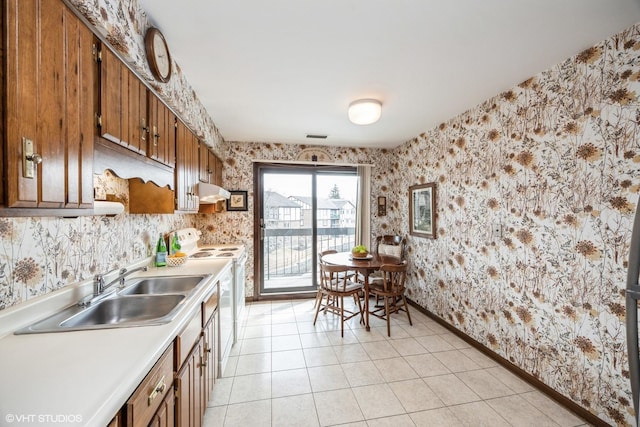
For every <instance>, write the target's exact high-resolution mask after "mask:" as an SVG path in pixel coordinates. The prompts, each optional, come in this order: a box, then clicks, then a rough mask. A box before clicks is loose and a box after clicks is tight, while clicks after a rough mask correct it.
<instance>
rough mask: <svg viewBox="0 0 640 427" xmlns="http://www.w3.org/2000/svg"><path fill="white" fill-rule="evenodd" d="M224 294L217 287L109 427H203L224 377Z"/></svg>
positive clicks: (205, 299) (217, 286) (216, 286)
mask: <svg viewBox="0 0 640 427" xmlns="http://www.w3.org/2000/svg"><path fill="white" fill-rule="evenodd" d="M218 292H219V285H218V284H216V285H215V286H214V288H213V292H212V293H210V294H209V295H208V296H207V297H206V298H204V300H203V301H202V305H201V307H200V309H199V310H197V311H196V313H194V315H193V317H192V318H191V319H190V320H189V321H188V322H187V324H186V325H185V327H184V329H183V330H182V331H181V332H180V333H179V334H178V335H177V336H176V337H175V340H174V342H173V344H171V345H170V346H169V347H168V348H167V350H166V351H165V352H164V353H163V355H162V356H161V357H160V359H159V360H158V362H156V364H155V365H154V367H153V368H152V369H151V371H149V373H148V374H147V376H146V377H145V379H144V380H143V381H142V382H141V383H140V385H139V386H138V388H137V389H136V391H135V392H134V393H133V394H132V395H131V397H130V398H129V400H128V401H127V403H126V404H125V405H124V407H123V408H122V410H121V411H120V412H119V413H118V414H116V415H115V417H114V418H113V420H112V421H111V422H110V423H109V424H108V427H131V426H133V427H139V426H154V427H169V426H172V427H173V426H175V427H200V426H202V419H203V417H204V411H205V410H206V409H207V402H208V401H209V398H210V397H211V393H212V391H213V387H214V383H215V378H216V377H217V374H218V373H217V372H216V367H217V366H218V360H217V354H218V348H217V345H218V344H217V342H218V330H217V328H218V319H217V315H218V299H219V294H218ZM185 354H186V356H185Z"/></svg>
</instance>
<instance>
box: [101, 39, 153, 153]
mask: <svg viewBox="0 0 640 427" xmlns="http://www.w3.org/2000/svg"><path fill="white" fill-rule="evenodd" d="M147 120H148V119H147V88H146V87H145V86H144V84H142V82H141V81H140V80H139V79H138V78H137V77H136V76H135V75H134V74H133V73H132V72H131V71H130V70H129V69H128V68H127V67H126V66H125V65H124V64H123V63H122V61H120V59H119V58H118V57H116V56H115V55H114V54H113V52H111V50H109V49H107V48H104V47H103V48H101V51H100V118H99V125H100V133H101V135H102V137H103V138H105V139H108V140H109V141H112V142H115V143H116V144H120V145H122V146H124V147H127V148H129V149H130V150H133V151H135V152H137V153H140V154H144V155H146V154H147V138H148V134H149V127H148V122H147Z"/></svg>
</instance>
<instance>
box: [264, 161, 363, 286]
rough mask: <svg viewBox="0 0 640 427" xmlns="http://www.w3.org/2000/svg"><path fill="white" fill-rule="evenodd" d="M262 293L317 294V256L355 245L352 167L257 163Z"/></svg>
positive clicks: (355, 178) (354, 185) (355, 180)
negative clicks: (324, 252) (328, 250)
mask: <svg viewBox="0 0 640 427" xmlns="http://www.w3.org/2000/svg"><path fill="white" fill-rule="evenodd" d="M256 176H257V184H258V185H257V186H256V188H258V189H259V191H257V196H258V201H257V205H256V206H257V209H256V215H257V218H255V221H256V224H259V232H258V233H257V236H256V240H259V241H256V247H259V248H260V249H259V251H258V252H259V254H258V257H259V260H258V262H257V263H256V265H257V266H258V271H257V273H258V276H259V280H258V281H257V282H259V289H258V291H259V293H260V295H271V296H273V295H275V294H291V293H303V292H315V290H316V287H317V277H318V272H317V262H316V261H317V259H318V253H319V252H320V251H324V250H327V249H335V250H337V251H348V250H350V249H351V247H352V246H353V245H354V241H355V220H356V196H357V189H358V178H357V175H356V170H355V168H353V167H349V168H344V167H338V168H337V167H327V166H315V165H314V166H292V165H258V166H257V173H256Z"/></svg>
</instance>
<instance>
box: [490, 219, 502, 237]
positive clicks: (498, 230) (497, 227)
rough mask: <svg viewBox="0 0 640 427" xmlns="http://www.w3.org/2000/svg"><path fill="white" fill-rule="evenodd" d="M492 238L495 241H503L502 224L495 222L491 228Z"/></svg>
mask: <svg viewBox="0 0 640 427" xmlns="http://www.w3.org/2000/svg"><path fill="white" fill-rule="evenodd" d="M491 236H492V237H493V238H494V239H501V238H502V224H500V223H499V222H494V223H493V224H492V226H491Z"/></svg>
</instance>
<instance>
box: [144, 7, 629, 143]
mask: <svg viewBox="0 0 640 427" xmlns="http://www.w3.org/2000/svg"><path fill="white" fill-rule="evenodd" d="M140 4H141V6H142V8H143V9H144V10H145V11H146V12H147V15H148V17H149V19H150V21H151V22H152V23H153V24H154V25H155V26H157V27H158V28H160V29H161V31H162V32H163V33H164V35H165V37H166V39H167V43H168V44H169V49H170V51H171V53H172V56H173V59H174V61H175V62H177V63H178V64H179V66H180V67H181V68H182V71H183V72H184V74H185V76H186V78H187V80H188V81H189V82H190V83H191V85H192V86H193V88H194V90H195V91H196V93H197V94H198V97H199V98H200V100H201V101H202V103H203V104H204V106H205V107H206V109H207V111H208V112H209V114H210V115H211V117H212V119H213V121H214V123H215V124H216V126H217V127H218V129H219V130H220V132H221V134H222V136H223V137H224V138H225V140H227V141H254V142H282V143H300V144H320V145H337V146H358V147H395V146H398V145H399V144H401V143H402V142H404V141H407V140H409V139H412V138H414V137H416V136H418V135H419V134H420V133H422V132H424V131H427V130H429V129H432V128H433V127H434V126H437V125H438V124H440V123H442V122H443V121H446V120H448V119H450V118H451V117H453V116H455V115H457V114H460V113H463V112H464V111H466V110H468V109H469V108H472V107H474V106H475V105H477V104H479V103H480V102H482V101H484V100H486V99H488V98H490V97H491V96H494V95H497V94H499V93H500V92H502V91H504V90H506V89H509V88H510V87H512V86H514V85H516V84H518V83H520V82H522V81H523V80H525V79H527V78H529V77H531V76H533V75H535V74H537V73H539V72H541V71H543V70H545V69H548V68H549V67H551V66H552V65H554V64H557V63H559V62H561V61H563V60H564V59H566V58H568V57H570V56H572V55H574V54H576V53H578V52H580V51H582V50H584V49H586V48H588V47H590V46H592V45H594V44H595V43H597V42H600V41H601V40H604V39H606V38H608V37H609V36H611V35H613V34H615V33H617V32H619V31H620V30H623V29H625V28H628V27H629V26H631V25H632V24H634V23H636V22H639V21H640V0H440V1H433V0H274V1H265V0H224V1H223V0H189V1H175V0H140ZM359 98H377V99H379V100H381V101H382V104H383V106H382V117H381V119H380V121H378V122H377V123H375V124H372V125H367V126H359V125H354V124H351V123H350V122H349V120H348V118H347V107H348V105H349V103H350V102H351V101H353V100H356V99H359ZM307 134H324V135H328V138H327V139H326V140H324V141H323V140H317V139H307V138H306V135H307Z"/></svg>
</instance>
